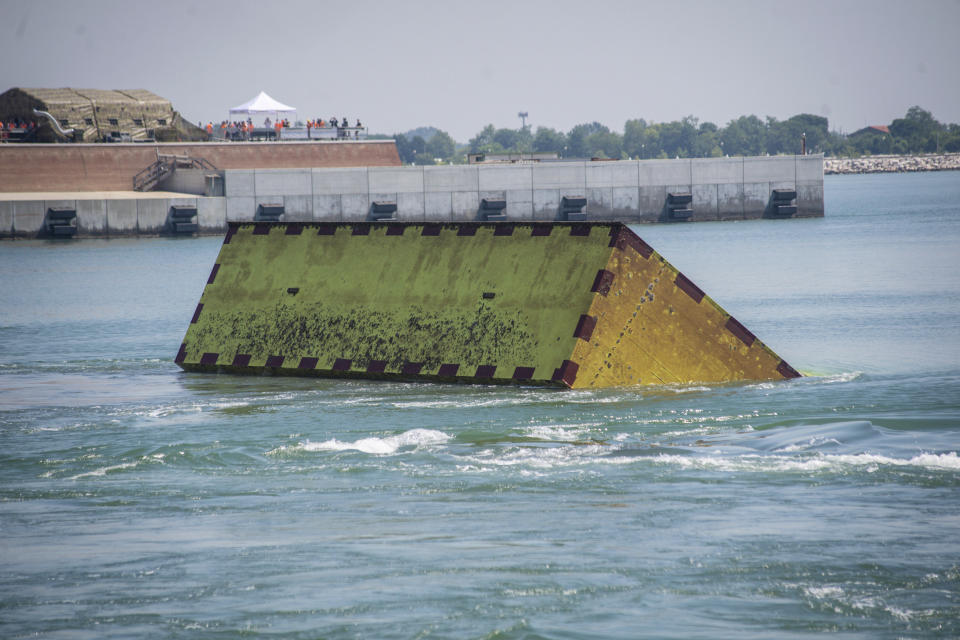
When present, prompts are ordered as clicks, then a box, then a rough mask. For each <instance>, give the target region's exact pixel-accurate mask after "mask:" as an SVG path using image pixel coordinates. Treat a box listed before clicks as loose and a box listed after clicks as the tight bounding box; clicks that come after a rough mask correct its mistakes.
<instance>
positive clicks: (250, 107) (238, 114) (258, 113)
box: [230, 91, 297, 127]
mask: <svg viewBox="0 0 960 640" xmlns="http://www.w3.org/2000/svg"><path fill="white" fill-rule="evenodd" d="M248 118H249V119H250V120H251V121H252V122H253V124H254V126H257V127H259V126H263V124H264V120H265V119H266V118H270V121H271V122H276V121H277V120H282V119H284V118H287V119H289V120H291V121H296V119H297V110H296V108H295V107H291V106H288V105H285V104H283V103H282V102H277V101H276V100H274V99H273V98H271V97H270V96H268V95H267V94H266V93H264V92H263V91H261V92H260V93H258V94H257V97H256V98H254V99H253V100H249V101H247V102H244V103H243V104H241V105H240V106H237V107H234V108H232V109H230V121H231V122H233V121H235V120H247V119H248Z"/></svg>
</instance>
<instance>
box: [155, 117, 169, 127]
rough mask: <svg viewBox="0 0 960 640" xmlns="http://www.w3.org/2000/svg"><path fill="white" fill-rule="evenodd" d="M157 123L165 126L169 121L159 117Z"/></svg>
mask: <svg viewBox="0 0 960 640" xmlns="http://www.w3.org/2000/svg"><path fill="white" fill-rule="evenodd" d="M157 124H158V125H160V126H161V127H165V126H167V121H166V120H164V119H163V118H157Z"/></svg>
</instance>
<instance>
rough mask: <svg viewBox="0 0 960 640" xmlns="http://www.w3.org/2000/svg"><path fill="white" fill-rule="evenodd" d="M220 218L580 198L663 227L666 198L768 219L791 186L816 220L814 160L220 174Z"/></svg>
mask: <svg viewBox="0 0 960 640" xmlns="http://www.w3.org/2000/svg"><path fill="white" fill-rule="evenodd" d="M224 183H225V194H226V199H227V219H228V220H237V221H243V220H251V219H253V216H254V214H255V212H256V210H257V208H258V207H259V206H260V205H264V204H279V205H282V206H283V208H284V219H285V220H288V221H312V220H318V221H336V222H351V221H362V220H367V219H368V218H369V216H370V212H371V208H372V205H373V203H374V202H391V203H396V207H397V210H396V217H397V219H399V220H403V221H409V222H418V221H452V222H456V221H469V220H477V219H481V218H482V215H481V213H480V209H481V204H482V201H483V200H488V201H489V200H494V201H504V202H505V203H506V209H505V213H506V216H507V219H508V220H558V219H564V217H563V214H562V212H561V207H562V201H563V198H564V197H567V198H570V197H576V196H580V197H584V198H585V199H586V205H585V207H584V213H585V214H586V219H587V220H608V221H609V220H613V221H624V222H658V221H665V220H666V219H667V214H668V195H669V194H671V193H674V194H688V195H689V201H690V210H691V211H690V213H689V217H688V219H689V220H690V221H707V220H738V219H740V220H742V219H748V218H760V217H763V216H765V215H768V214H769V213H770V205H771V197H772V193H773V190H774V189H786V190H792V189H795V190H796V202H795V205H796V211H795V213H794V214H793V215H795V216H798V217H811V216H822V215H823V156H821V155H811V156H774V157H754V158H703V159H700V158H697V159H683V160H680V159H678V160H639V161H617V162H589V161H586V162H585V161H581V162H550V163H546V162H545V163H530V164H505V165H496V164H490V165H466V166H464V165H459V166H438V167H431V166H427V167H391V168H386V167H359V168H337V169H317V168H314V169H291V170H270V169H256V170H228V171H226V172H225V175H224Z"/></svg>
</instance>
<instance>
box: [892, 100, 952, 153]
mask: <svg viewBox="0 0 960 640" xmlns="http://www.w3.org/2000/svg"><path fill="white" fill-rule="evenodd" d="M942 131H943V125H941V124H940V123H939V122H937V121H936V119H935V118H934V117H933V114H932V113H930V112H929V111H926V110H925V109H921V108H920V107H918V106H913V107H910V108H909V109H907V113H906V115H905V116H904V117H902V118H897V119H896V120H894V121H893V122H891V123H890V133H891V134H892V135H893V136H895V137H896V138H897V139H898V141H899V140H903V141H904V142H905V143H906V146H907V149H908V150H909V152H911V153H920V152H927V153H930V152H933V151H936V150H937V143H938V139H937V135H938V134H940V133H941V132H942Z"/></svg>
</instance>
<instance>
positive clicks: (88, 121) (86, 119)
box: [83, 118, 93, 126]
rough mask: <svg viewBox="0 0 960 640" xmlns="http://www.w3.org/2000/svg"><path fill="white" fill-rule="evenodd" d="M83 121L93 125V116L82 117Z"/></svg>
mask: <svg viewBox="0 0 960 640" xmlns="http://www.w3.org/2000/svg"><path fill="white" fill-rule="evenodd" d="M83 122H84V124H88V125H91V126H92V125H93V118H84V119H83Z"/></svg>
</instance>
